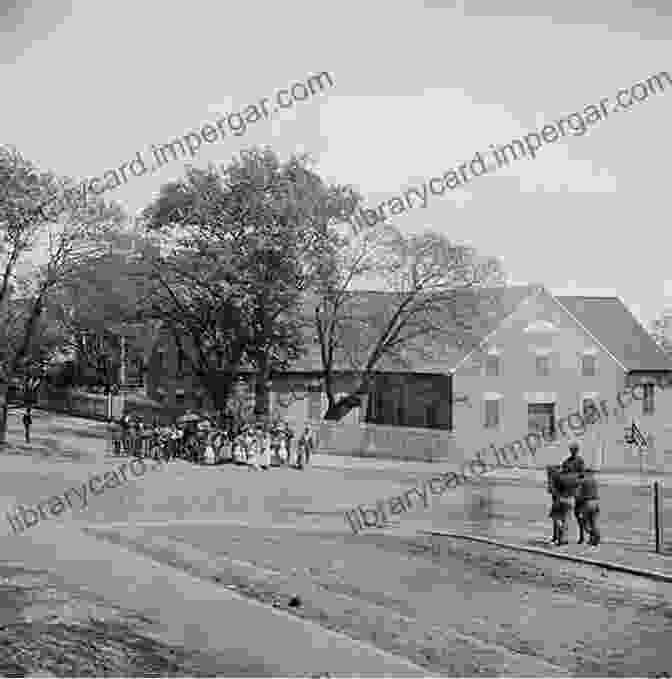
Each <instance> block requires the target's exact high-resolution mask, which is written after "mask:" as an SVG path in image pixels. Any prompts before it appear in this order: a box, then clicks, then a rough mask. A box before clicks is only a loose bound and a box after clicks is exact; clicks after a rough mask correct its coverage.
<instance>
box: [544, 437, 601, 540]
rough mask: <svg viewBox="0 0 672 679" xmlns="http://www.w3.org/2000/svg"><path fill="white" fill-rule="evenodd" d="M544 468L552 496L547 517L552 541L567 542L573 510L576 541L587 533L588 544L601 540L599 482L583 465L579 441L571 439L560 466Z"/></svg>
mask: <svg viewBox="0 0 672 679" xmlns="http://www.w3.org/2000/svg"><path fill="white" fill-rule="evenodd" d="M546 471H547V477H548V492H549V493H551V496H552V503H551V511H550V513H549V517H550V518H551V519H552V520H553V540H552V542H553V544H556V545H566V544H568V540H567V521H568V519H569V515H570V513H571V512H572V509H573V510H574V518H576V523H577V525H578V527H579V539H578V543H579V544H581V543H583V542H584V539H585V534H586V533H587V534H588V543H589V544H590V545H591V546H593V547H597V546H598V545H599V544H600V541H601V534H600V529H599V526H598V518H599V514H600V500H599V494H598V484H597V479H596V477H595V470H594V469H590V468H588V467H586V463H585V462H584V460H583V458H582V457H581V456H580V455H579V444H578V443H576V442H572V443H571V444H570V446H569V457H568V458H567V459H565V460H564V462H563V463H562V464H561V465H560V466H559V467H554V466H551V467H547V470H546Z"/></svg>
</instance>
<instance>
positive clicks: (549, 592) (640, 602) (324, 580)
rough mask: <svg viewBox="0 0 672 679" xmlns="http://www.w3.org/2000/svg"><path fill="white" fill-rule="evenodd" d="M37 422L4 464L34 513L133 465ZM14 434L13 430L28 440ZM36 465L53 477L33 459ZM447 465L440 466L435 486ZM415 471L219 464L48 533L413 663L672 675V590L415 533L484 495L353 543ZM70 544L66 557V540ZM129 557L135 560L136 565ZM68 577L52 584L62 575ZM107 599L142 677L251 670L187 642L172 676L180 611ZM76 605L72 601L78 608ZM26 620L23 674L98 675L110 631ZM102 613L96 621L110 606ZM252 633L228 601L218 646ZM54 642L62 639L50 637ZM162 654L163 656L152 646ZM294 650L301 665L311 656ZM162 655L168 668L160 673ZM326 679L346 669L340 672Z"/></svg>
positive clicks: (17, 638) (92, 429)
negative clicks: (171, 640)
mask: <svg viewBox="0 0 672 679" xmlns="http://www.w3.org/2000/svg"><path fill="white" fill-rule="evenodd" d="M36 419H37V422H36V432H35V444H34V451H36V452H34V453H31V451H30V450H28V449H22V448H17V454H16V455H8V456H7V457H6V458H5V467H6V468H5V473H4V474H3V475H2V476H1V477H0V484H2V487H1V491H2V494H3V496H4V498H5V501H6V504H8V505H9V504H10V502H11V503H14V502H16V501H23V502H26V503H31V502H36V501H37V500H38V499H39V498H40V497H44V496H48V495H49V494H50V493H59V492H62V491H63V489H64V488H67V487H68V486H69V485H72V484H73V483H74V482H75V481H76V480H81V479H86V478H87V475H89V474H91V473H99V472H100V471H101V470H105V469H108V468H112V466H113V465H117V464H118V463H119V460H118V458H110V457H109V456H107V455H106V448H105V445H104V441H103V440H102V439H101V438H100V437H99V434H100V431H101V425H99V424H95V423H88V422H84V421H82V420H70V419H67V418H62V417H58V416H52V415H46V414H40V415H39V416H38V417H37V418H36ZM17 429H18V428H17V427H16V423H15V422H14V423H13V424H12V435H13V436H16V435H17V433H18V432H17ZM37 451H39V452H37ZM38 456H39V460H40V466H39V470H40V471H39V475H37V474H36V473H35V470H36V467H35V466H34V462H33V459H38ZM339 465H340V466H339ZM433 469H434V468H433V467H429V466H428V470H427V473H433ZM416 471H417V470H415V471H410V470H406V468H405V467H403V466H396V467H394V468H392V469H390V468H389V467H386V466H385V465H381V468H380V469H376V470H373V469H371V468H365V467H364V466H362V465H358V464H357V463H356V462H352V461H349V460H348V459H347V458H343V459H342V460H340V462H339V461H334V460H333V459H330V460H327V459H322V456H319V455H318V456H315V459H314V466H313V467H312V468H309V469H307V470H306V471H305V472H298V471H295V470H289V469H272V470H270V471H268V472H250V471H248V470H247V469H244V468H237V467H227V466H224V467H218V468H213V469H207V468H202V467H194V466H191V465H189V464H187V463H184V462H175V463H171V464H169V465H168V466H167V467H166V468H165V469H164V470H162V471H161V472H160V473H155V474H147V475H145V476H144V477H142V478H141V479H139V480H138V481H136V482H134V483H129V484H127V485H124V486H123V487H120V488H113V489H109V490H108V491H107V492H106V493H105V494H103V495H101V496H99V497H97V498H92V500H91V503H90V505H89V506H88V507H87V508H85V509H82V510H79V509H77V510H73V511H72V512H71V513H69V514H64V515H63V516H62V517H59V519H50V521H52V522H53V523H54V524H56V523H61V524H64V525H65V524H67V526H69V527H76V528H77V529H79V530H81V531H83V533H84V534H86V535H90V536H95V538H96V542H97V544H99V545H107V546H109V548H110V549H113V550H117V551H118V553H119V555H120V557H121V555H122V551H124V550H130V554H131V555H132V554H136V555H139V556H143V557H145V558H146V557H151V559H152V560H153V562H154V563H156V564H161V565H163V566H164V567H167V568H169V569H172V571H174V572H175V573H178V572H181V573H186V574H189V576H190V577H191V578H194V580H196V581H199V582H202V583H203V584H207V586H208V587H211V588H212V592H213V595H214V593H216V592H217V591H220V590H226V591H229V592H235V593H238V594H240V595H242V596H243V597H248V598H251V599H254V600H256V601H259V602H262V603H263V604H265V605H267V606H268V611H269V615H270V611H272V610H278V609H281V610H284V611H286V612H287V613H289V614H290V615H291V616H294V617H299V618H303V619H306V620H309V621H311V622H312V623H314V625H315V626H316V627H315V629H319V628H327V629H330V630H337V631H340V632H342V633H344V634H345V635H347V636H348V637H350V638H352V639H356V640H361V641H363V642H366V643H367V644H371V645H373V646H375V647H377V648H380V649H383V650H385V651H387V652H389V653H391V654H394V655H396V656H398V657H400V658H407V659H409V660H410V661H412V662H413V663H415V664H417V665H419V666H421V667H422V668H424V670H425V671H426V672H427V673H432V674H433V673H437V674H442V675H448V676H455V675H458V676H465V675H466V676H470V675H491V676H492V675H498V676H555V675H566V674H569V675H573V676H595V675H600V676H604V675H607V674H608V675H610V676H643V675H646V676H659V675H663V674H665V673H669V672H670V668H672V644H670V643H669V639H670V638H672V635H671V632H672V607H671V606H670V601H672V585H668V584H663V583H656V582H651V581H648V580H645V579H642V578H637V577H631V576H624V575H617V574H614V573H607V572H602V571H601V570H600V569H596V568H594V567H589V566H579V565H575V564H569V563H567V562H562V561H557V560H553V559H549V558H547V557H540V556H534V555H529V554H520V553H513V552H510V551H507V550H502V549H497V548H494V547H492V546H486V545H481V544H475V543H468V542H464V541H455V540H451V539H446V538H443V539H441V540H438V539H435V543H434V546H433V548H432V547H426V546H425V545H427V542H426V540H427V539H426V538H423V537H416V535H415V533H416V527H417V528H418V529H420V528H424V529H431V527H432V524H433V523H434V524H437V527H438V524H442V525H441V526H440V527H441V528H448V527H452V528H453V529H454V530H457V529H459V528H460V519H459V513H460V511H461V512H462V515H463V517H467V516H468V515H469V513H470V512H471V511H472V510H471V509H470V506H471V505H470V503H471V502H472V499H473V498H472V497H471V494H470V492H465V493H455V494H454V495H452V496H451V497H448V496H446V497H445V498H442V500H441V502H440V503H437V504H436V505H435V506H434V507H433V508H432V509H431V510H428V511H427V512H426V513H423V511H422V510H418V511H417V512H414V513H413V514H410V513H409V514H408V515H407V516H404V517H403V520H402V521H401V522H399V524H398V525H395V526H392V527H390V528H388V529H386V530H385V531H377V532H376V531H373V532H370V533H365V534H360V535H357V536H355V535H353V534H352V532H351V531H349V530H348V528H347V526H346V524H345V522H344V520H343V515H342V510H343V508H344V507H347V506H352V505H353V504H357V503H366V502H368V504H369V505H371V504H372V502H373V501H375V499H376V498H378V497H385V496H389V495H391V494H393V493H394V492H395V489H398V488H403V487H409V486H410V485H411V484H412V482H413V478H415V477H416V476H417V474H416ZM506 492H508V491H506ZM496 520H497V519H494V521H496ZM423 522H424V523H425V525H424V526H422V525H421V524H422V523H423ZM33 530H35V531H38V530H42V532H41V533H40V539H41V540H48V539H49V538H50V535H51V533H50V532H49V530H48V529H41V528H35V529H33ZM52 532H53V533H54V535H55V534H56V532H57V531H52ZM54 539H56V537H54ZM30 540H31V533H30V532H26V533H25V534H23V535H19V536H15V537H12V538H3V544H5V545H6V546H7V549H6V551H5V553H6V554H7V558H8V560H10V561H17V560H20V559H21V554H22V553H23V552H22V550H23V548H25V547H27V546H28V545H29V544H30ZM10 547H11V551H10ZM55 547H56V549H59V548H60V547H59V545H58V544H56V543H55ZM61 547H62V546H61ZM24 551H25V553H26V554H28V553H29V550H27V549H26V550H24ZM124 554H126V555H127V556H126V557H124V558H128V554H129V552H125V551H124ZM63 556H65V555H63ZM64 563H65V560H64ZM29 565H31V564H27V565H26V567H28V566H29ZM32 567H33V568H36V567H37V565H36V564H32ZM56 570H57V569H56ZM57 576H58V572H53V573H51V574H50V575H49V578H57ZM45 577H46V576H45ZM56 584H57V583H56ZM53 586H54V588H55V589H54V591H58V592H65V594H59V596H61V597H65V599H67V598H68V596H69V595H68V592H71V591H72V590H68V589H64V588H60V589H59V588H58V587H57V586H56V585H53ZM94 593H95V594H96V595H97V599H96V601H98V604H97V605H98V606H103V607H104V609H105V611H106V614H105V615H104V616H100V619H104V620H106V621H107V622H106V624H108V625H112V624H117V623H119V624H122V623H128V624H132V625H137V624H138V623H137V621H138V620H141V621H142V626H141V628H140V627H138V628H137V629H136V628H133V627H131V628H129V629H131V632H129V638H130V637H131V636H132V635H133V634H138V635H139V636H138V638H140V637H142V635H149V636H151V637H152V639H153V641H152V642H151V644H150V643H149V642H142V643H141V642H138V643H136V645H135V647H134V648H136V650H137V651H138V653H139V657H138V660H137V662H136V663H135V664H130V665H128V666H127V667H126V668H125V669H124V673H128V674H133V673H134V672H137V673H138V674H142V673H143V670H144V671H148V668H149V667H151V666H152V664H151V658H155V665H156V667H161V668H162V669H161V672H167V673H169V672H171V671H172V672H175V673H179V671H180V670H178V669H177V667H178V666H179V667H181V668H186V667H187V663H191V665H190V667H192V668H193V669H192V670H190V672H189V673H193V674H194V675H195V676H205V675H208V674H211V673H212V670H211V669H210V668H212V667H216V670H217V674H218V675H223V676H227V675H228V676H232V675H236V676H238V675H240V673H241V670H240V667H242V666H243V665H240V664H238V671H235V670H234V669H232V668H233V667H236V663H235V662H232V659H231V658H229V662H228V668H227V662H226V658H224V659H222V658H219V659H217V662H215V660H213V659H212V658H211V657H210V656H205V655H202V656H193V653H195V652H197V651H199V650H201V649H199V648H193V647H189V643H187V640H186V638H185V640H184V643H185V648H184V649H179V648H178V649H177V651H180V652H183V653H184V655H183V656H181V658H183V660H180V661H179V662H178V664H177V665H176V664H175V663H172V664H171V663H170V662H169V661H170V659H171V657H173V656H172V652H171V650H170V649H171V648H172V649H173V651H175V647H173V646H171V645H169V644H163V645H161V640H160V635H159V636H157V635H158V631H159V630H160V629H161V625H160V624H159V623H160V622H161V623H165V622H166V620H165V619H164V620H161V618H162V616H164V615H165V613H164V612H163V606H162V605H161V602H160V601H159V602H158V603H157V606H155V607H154V608H153V609H152V610H143V609H142V606H139V608H138V610H127V608H128V607H126V608H123V607H120V606H119V605H117V604H118V602H115V600H114V597H113V596H112V595H111V594H110V593H109V592H107V591H106V588H105V587H101V588H100V590H99V591H95V592H93V593H90V594H92V595H93V594H94ZM175 595H176V596H178V597H179V596H180V592H179V591H177V592H175ZM4 596H5V600H6V606H8V605H9V604H8V603H7V602H8V601H9V599H7V598H6V597H7V595H4ZM78 596H79V595H75V594H72V595H71V598H72V601H76V600H77V597H78ZM184 596H187V595H186V594H184ZM82 605H83V604H82ZM12 606H13V604H12ZM122 608H123V613H122V612H120V611H121V610H122ZM24 609H25V606H23V605H22V606H19V607H16V609H14V608H12V610H11V611H10V609H9V608H7V613H6V616H5V623H6V624H10V625H14V627H13V633H12V634H13V636H12V635H6V636H5V642H4V643H5V646H6V648H8V649H12V648H17V649H18V648H20V645H21V643H22V639H21V635H22V634H23V635H24V636H25V637H26V638H28V637H30V639H31V640H34V641H31V644H32V645H31V647H30V653H31V658H32V660H31V661H30V663H32V664H28V662H27V661H26V664H25V665H24V671H30V672H31V673H33V672H34V671H35V667H36V666H38V665H39V664H40V662H42V661H41V660H40V658H42V659H43V666H44V667H45V668H46V667H48V668H50V670H51V671H52V672H54V673H56V674H71V673H72V670H70V672H67V671H66V670H65V669H64V668H72V667H77V666H78V667H81V668H82V673H83V674H95V672H96V670H95V667H96V666H95V664H94V663H89V664H88V665H87V663H86V662H85V660H86V658H87V657H88V658H90V657H91V653H92V651H91V648H94V649H95V648H96V646H95V644H96V643H97V642H96V639H97V638H99V636H100V635H99V631H96V627H95V625H93V626H91V627H90V628H87V629H88V631H87V632H86V634H88V635H89V637H88V639H87V642H88V643H89V646H86V645H85V644H84V643H83V642H82V643H75V641H76V639H81V636H82V631H81V628H78V631H74V627H70V628H68V627H66V626H64V625H66V622H67V620H66V618H65V617H64V616H63V615H61V614H60V613H58V614H54V615H53V616H52V617H49V616H48V615H47V616H45V615H41V614H38V613H35V614H34V615H33V614H31V615H25V610H24ZM82 610H86V611H89V609H88V608H86V607H85V608H83V609H82ZM166 610H167V609H166ZM12 611H13V612H12ZM115 611H117V613H115ZM87 615H89V613H87ZM90 615H91V617H93V618H94V619H97V614H96V613H95V611H93V612H90ZM84 617H85V618H86V616H84ZM87 619H88V618H87ZM27 620H28V622H27ZM30 620H32V621H33V622H30ZM129 621H130V622H129ZM18 623H21V624H20V625H18ZM240 624H241V622H240V621H239V620H236V619H232V618H230V617H227V607H226V606H225V605H223V606H222V607H221V608H220V609H218V615H217V619H216V625H217V628H216V630H214V631H215V632H216V634H215V636H217V635H219V636H220V637H221V638H222V639H226V638H227V630H229V629H231V628H232V626H234V627H236V626H239V625H240ZM45 626H46V627H45ZM49 626H51V627H49ZM5 629H7V628H5ZM47 629H48V630H50V631H49V634H47V633H46V632H44V630H47ZM110 629H111V627H110ZM40 630H42V632H44V633H42V632H41V631H40ZM59 635H60V636H59ZM78 635H79V636H78ZM96 635H98V636H96ZM246 635H247V632H246ZM61 638H64V639H66V641H65V642H64V644H65V645H64V648H67V653H68V654H69V655H68V656H67V657H68V658H70V660H69V661H68V662H67V663H60V664H59V663H57V662H54V658H53V655H54V651H53V648H54V644H55V642H54V639H61ZM133 638H135V637H133ZM142 638H144V637H142ZM245 638H246V639H247V638H249V648H250V649H253V650H254V652H255V653H256V654H257V655H262V656H263V653H264V641H263V640H261V639H259V638H258V637H257V636H255V630H253V629H250V630H249V635H247V636H246V637H245ZM114 643H116V642H114ZM154 643H156V644H159V645H158V646H156V647H153V646H152V644H154ZM91 644H92V645H91ZM113 645H114V644H113ZM192 646H193V644H192ZM86 648H88V649H89V650H88V651H86V650H85V649H86ZM143 649H144V650H143ZM290 650H291V652H292V653H293V654H294V655H296V656H298V657H299V658H300V657H301V654H302V649H301V648H292V649H290ZM101 652H102V653H105V651H101ZM115 652H117V651H115ZM87 653H88V656H87V655H86V654H87ZM110 653H112V651H110ZM78 654H79V657H78ZM143 654H144V655H143ZM190 654H192V655H190ZM94 657H95V654H94ZM164 657H165V658H167V660H165V661H164V660H161V658H164ZM192 658H193V659H192ZM199 658H200V659H199ZM47 660H49V662H47ZM20 662H21V661H20V660H19V663H20ZM77 662H79V665H77V664H76V663H77ZM59 668H60V669H59ZM255 669H256V670H257V672H256V674H257V675H268V674H269V672H268V671H265V670H264V667H263V666H261V665H257V667H256V668H255ZM322 669H323V670H324V671H325V672H329V671H332V672H333V668H331V670H330V668H329V667H324V668H322ZM17 671H18V670H17ZM184 671H186V670H184Z"/></svg>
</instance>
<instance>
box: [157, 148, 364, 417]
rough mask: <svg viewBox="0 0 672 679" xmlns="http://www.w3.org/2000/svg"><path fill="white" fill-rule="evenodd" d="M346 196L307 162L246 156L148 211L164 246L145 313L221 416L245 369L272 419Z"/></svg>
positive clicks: (262, 152) (195, 174)
mask: <svg viewBox="0 0 672 679" xmlns="http://www.w3.org/2000/svg"><path fill="white" fill-rule="evenodd" d="M350 194H351V191H350V190H349V189H348V188H347V187H340V186H328V185H326V184H325V183H324V182H323V181H322V180H321V178H320V177H319V176H318V175H317V174H316V173H315V172H313V171H312V170H311V169H310V167H309V160H308V159H307V158H306V157H296V156H295V157H292V158H290V159H289V160H287V161H286V162H282V161H280V159H279V158H278V157H277V155H276V154H275V153H273V152H272V151H271V150H270V149H252V150H250V151H246V152H243V153H241V155H240V157H239V158H237V159H234V160H233V161H232V162H231V163H230V164H229V165H228V166H225V167H222V168H221V171H217V170H216V169H215V168H214V167H210V168H209V169H208V170H198V169H193V168H188V169H187V173H186V177H185V178H184V179H182V180H180V181H178V182H175V183H172V184H168V185H166V186H164V187H163V188H162V191H161V195H160V197H159V198H158V200H157V201H156V202H155V203H154V204H152V205H150V206H149V207H148V209H147V210H146V211H145V217H146V219H147V227H148V229H150V230H152V231H154V232H156V233H160V234H161V237H162V240H163V254H162V255H161V256H160V257H155V258H153V260H152V261H151V262H149V265H150V266H151V269H152V272H153V273H152V280H153V283H154V287H153V292H154V294H153V296H151V298H150V299H149V306H148V307H147V312H148V313H149V314H150V315H152V316H153V317H155V318H158V319H161V320H162V321H163V322H164V324H165V325H166V326H167V327H169V328H170V330H171V332H172V334H173V336H174V340H175V343H176V344H177V346H178V347H179V349H180V350H181V351H182V352H183V355H184V356H186V358H187V360H188V362H189V363H190V364H191V367H192V370H193V372H194V374H195V375H196V376H197V377H199V379H200V380H201V382H202V384H203V385H204V387H205V388H206V389H207V390H208V392H209V393H210V394H211V396H212V397H213V400H214V401H215V403H216V405H217V409H218V410H221V409H223V408H224V405H225V402H226V400H227V398H228V396H229V393H230V390H231V386H232V384H233V382H234V380H235V378H236V376H237V375H238V374H239V372H240V370H241V369H242V368H243V367H250V368H251V369H253V370H254V373H255V375H256V379H255V397H256V398H255V413H256V415H258V416H259V415H268V380H269V377H270V376H271V373H272V372H273V371H276V370H282V369H284V368H286V367H287V366H288V365H289V364H290V363H291V362H292V361H293V360H295V359H296V358H297V357H299V356H300V355H301V353H302V351H303V343H304V337H305V332H304V327H303V326H304V322H305V319H304V317H303V316H302V314H301V308H302V302H303V297H304V295H305V292H306V291H307V290H308V289H309V288H310V286H311V283H312V281H313V280H314V277H315V275H316V269H317V268H318V266H319V262H320V256H319V253H320V251H321V250H322V249H324V248H328V247H331V244H332V241H333V237H331V236H329V235H328V234H329V233H330V228H329V225H330V223H331V222H333V221H334V220H341V221H342V220H343V219H345V217H346V212H347V205H348V200H349V197H350Z"/></svg>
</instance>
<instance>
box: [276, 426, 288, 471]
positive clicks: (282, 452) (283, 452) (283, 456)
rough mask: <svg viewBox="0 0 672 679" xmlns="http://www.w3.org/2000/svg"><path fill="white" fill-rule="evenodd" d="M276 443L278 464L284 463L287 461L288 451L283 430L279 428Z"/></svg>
mask: <svg viewBox="0 0 672 679" xmlns="http://www.w3.org/2000/svg"><path fill="white" fill-rule="evenodd" d="M278 438H279V439H280V441H279V443H278V457H279V458H280V464H282V465H285V464H288V462H289V452H288V450H287V439H286V438H285V432H284V431H282V430H280V434H279V437H278Z"/></svg>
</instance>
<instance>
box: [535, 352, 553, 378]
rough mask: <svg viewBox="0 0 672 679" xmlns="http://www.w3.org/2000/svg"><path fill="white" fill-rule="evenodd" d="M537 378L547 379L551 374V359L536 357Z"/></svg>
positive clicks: (548, 357)
mask: <svg viewBox="0 0 672 679" xmlns="http://www.w3.org/2000/svg"><path fill="white" fill-rule="evenodd" d="M535 360H536V366H537V377H548V376H549V375H550V373H551V357H550V356H536V359H535Z"/></svg>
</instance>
